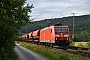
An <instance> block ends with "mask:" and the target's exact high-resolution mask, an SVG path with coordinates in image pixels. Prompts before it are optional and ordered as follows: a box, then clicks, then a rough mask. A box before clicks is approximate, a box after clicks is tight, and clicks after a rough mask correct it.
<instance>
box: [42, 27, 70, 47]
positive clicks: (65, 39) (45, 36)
mask: <svg viewBox="0 0 90 60" xmlns="http://www.w3.org/2000/svg"><path fill="white" fill-rule="evenodd" d="M40 42H44V43H46V44H51V45H58V46H68V45H69V44H70V32H69V27H68V26H50V27H46V28H44V29H41V31H40Z"/></svg>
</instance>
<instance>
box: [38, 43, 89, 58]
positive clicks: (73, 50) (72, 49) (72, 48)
mask: <svg viewBox="0 0 90 60" xmlns="http://www.w3.org/2000/svg"><path fill="white" fill-rule="evenodd" d="M40 46H43V47H45V48H49V49H53V50H54V51H63V52H68V53H73V54H78V55H82V56H84V57H85V56H86V57H89V58H90V48H83V47H76V46H68V47H67V49H65V50H64V49H63V48H62V47H59V46H54V47H53V48H51V47H47V46H45V45H40Z"/></svg>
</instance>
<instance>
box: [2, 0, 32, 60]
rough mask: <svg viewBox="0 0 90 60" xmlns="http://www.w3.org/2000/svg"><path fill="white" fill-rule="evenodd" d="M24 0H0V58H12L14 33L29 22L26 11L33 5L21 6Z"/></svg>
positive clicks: (11, 59)
mask: <svg viewBox="0 0 90 60" xmlns="http://www.w3.org/2000/svg"><path fill="white" fill-rule="evenodd" d="M25 1H26V0H0V60H14V56H15V55H14V54H15V53H14V49H13V48H14V35H15V34H16V31H17V30H19V28H20V27H21V26H22V25H24V24H26V23H28V22H30V20H29V17H30V16H29V15H28V13H29V12H30V13H31V8H33V5H31V6H29V5H27V6H23V5H24V4H25Z"/></svg>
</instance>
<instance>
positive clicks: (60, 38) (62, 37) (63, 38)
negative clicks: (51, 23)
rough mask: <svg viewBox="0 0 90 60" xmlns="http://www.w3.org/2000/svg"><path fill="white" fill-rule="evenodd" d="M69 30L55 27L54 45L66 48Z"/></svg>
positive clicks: (64, 27) (65, 27) (63, 27)
mask: <svg viewBox="0 0 90 60" xmlns="http://www.w3.org/2000/svg"><path fill="white" fill-rule="evenodd" d="M69 34H70V33H69V28H68V26H56V27H55V41H56V45H59V46H68V45H69V43H70V42H69V39H70V35H69Z"/></svg>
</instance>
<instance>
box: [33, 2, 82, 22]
mask: <svg viewBox="0 0 90 60" xmlns="http://www.w3.org/2000/svg"><path fill="white" fill-rule="evenodd" d="M80 1H81V0H79V1H77V2H75V3H74V4H72V5H71V6H68V7H67V8H65V9H64V10H62V11H61V12H59V13H57V14H55V15H54V16H53V17H55V16H57V15H58V14H60V15H61V16H62V17H64V15H63V14H62V12H64V11H66V10H67V9H69V8H71V7H72V6H74V5H75V4H77V3H79V2H80ZM52 8H53V7H51V8H50V9H52ZM44 13H46V11H45V12H44ZM44 13H41V14H39V15H37V16H36V17H34V18H33V19H32V21H33V20H34V19H36V18H38V17H39V16H41V15H43V14H44ZM53 17H52V18H53Z"/></svg>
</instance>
